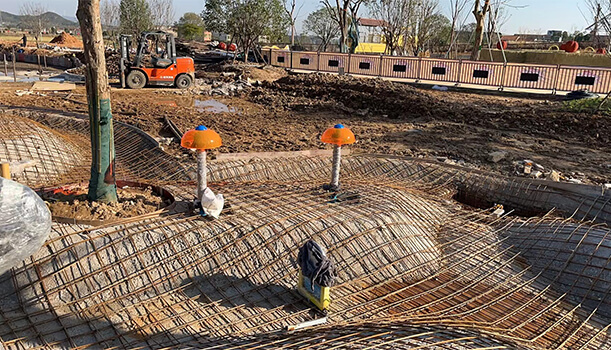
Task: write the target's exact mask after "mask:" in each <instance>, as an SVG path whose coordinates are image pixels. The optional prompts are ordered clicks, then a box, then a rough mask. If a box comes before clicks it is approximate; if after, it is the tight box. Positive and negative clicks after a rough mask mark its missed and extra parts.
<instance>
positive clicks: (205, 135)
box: [180, 125, 223, 151]
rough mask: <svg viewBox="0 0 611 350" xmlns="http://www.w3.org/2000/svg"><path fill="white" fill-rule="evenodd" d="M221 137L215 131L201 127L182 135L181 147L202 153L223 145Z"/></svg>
mask: <svg viewBox="0 0 611 350" xmlns="http://www.w3.org/2000/svg"><path fill="white" fill-rule="evenodd" d="M222 144H223V143H222V141H221V137H220V136H219V134H217V133H216V131H214V130H210V129H208V128H207V127H205V126H203V125H200V126H198V127H197V128H195V129H192V130H189V131H187V132H186V133H185V134H184V135H182V139H181V140H180V145H181V146H182V147H184V148H192V149H197V150H200V151H205V150H207V149H213V148H217V147H220V146H221V145H222Z"/></svg>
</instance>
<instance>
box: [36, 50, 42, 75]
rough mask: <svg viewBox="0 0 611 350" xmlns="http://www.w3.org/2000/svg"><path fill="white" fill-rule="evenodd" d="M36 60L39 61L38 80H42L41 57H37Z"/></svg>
mask: <svg viewBox="0 0 611 350" xmlns="http://www.w3.org/2000/svg"><path fill="white" fill-rule="evenodd" d="M36 60H38V80H42V77H41V75H42V66H41V65H40V55H38V54H37V55H36Z"/></svg>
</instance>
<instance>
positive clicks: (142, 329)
mask: <svg viewBox="0 0 611 350" xmlns="http://www.w3.org/2000/svg"><path fill="white" fill-rule="evenodd" d="M45 118H50V117H48V116H47V117H45ZM45 118H42V117H41V119H45ZM54 118H55V117H54ZM60 120H63V119H61V118H60ZM39 121H40V120H39ZM43 124H44V123H43ZM56 124H57V123H56ZM68 124H73V125H72V126H69V125H68ZM80 124H81V123H80V122H79V121H78V120H77V121H71V122H70V123H67V125H65V126H63V127H65V128H69V127H73V129H72V130H76V129H78V127H75V126H78V125H80ZM49 125H51V124H49ZM58 128H59V127H58ZM117 134H118V135H123V136H124V138H122V139H121V137H123V136H118V139H121V140H122V141H118V143H119V146H118V147H117V149H121V155H119V154H118V156H117V160H118V163H121V164H117V165H118V169H124V170H123V172H122V173H119V172H118V173H119V177H121V176H123V177H126V178H129V179H132V180H134V179H140V180H141V181H142V182H147V181H148V182H154V183H156V184H162V185H164V186H166V187H168V188H171V190H172V191H173V193H174V194H175V196H176V197H177V199H178V200H179V201H180V200H181V199H182V200H190V199H192V197H193V193H194V190H195V186H196V185H195V182H194V181H192V180H193V178H192V177H191V176H190V175H189V174H190V173H191V170H190V169H191V168H192V167H193V166H194V164H179V163H177V162H176V161H174V160H172V159H171V158H170V157H168V156H167V155H165V154H164V153H163V152H161V151H159V150H158V149H156V148H154V147H148V146H145V145H147V144H148V142H149V141H147V139H143V138H138V132H137V131H134V130H132V129H130V128H128V127H125V129H124V131H118V132H117ZM123 146H124V147H123ZM162 161H163V162H162ZM134 164H137V165H138V166H137V167H134ZM157 164H167V166H166V167H163V168H161V167H160V166H158V165H157ZM157 167H159V169H157ZM342 167H343V168H344V173H343V175H342V176H344V178H343V184H344V190H346V191H353V192H355V193H358V194H359V195H360V198H357V197H353V198H351V199H349V200H347V201H343V202H339V203H331V202H330V201H329V196H328V194H326V193H324V192H323V191H322V190H320V185H321V184H322V183H325V182H326V180H327V179H328V176H329V159H325V158H307V159H292V160H286V159H283V160H267V161H252V162H229V163H216V164H214V163H213V164H209V170H210V177H211V178H210V186H211V187H212V188H213V189H214V190H215V191H216V190H219V189H220V190H221V191H222V192H223V193H224V194H226V198H227V203H228V204H229V206H228V208H227V209H226V210H225V211H224V213H223V215H221V217H220V218H219V220H215V221H207V220H203V219H201V218H199V217H197V216H190V215H188V214H185V213H183V214H172V215H170V214H167V215H165V216H162V217H157V218H149V219H134V220H132V221H131V222H125V223H122V224H121V225H117V226H108V227H99V228H95V229H93V228H88V227H81V226H77V225H66V224H55V225H54V230H53V233H52V237H51V238H50V239H49V240H48V241H47V242H46V244H45V246H44V247H43V249H41V250H40V251H39V252H38V254H37V255H36V256H34V257H33V258H32V259H31V260H27V261H25V262H24V264H23V265H22V266H20V267H18V268H15V269H14V270H13V271H12V273H11V274H5V275H4V276H1V277H0V339H1V340H2V344H3V345H4V346H5V347H6V348H9V349H12V348H15V349H16V348H26V347H33V348H36V347H39V348H58V347H82V348H87V347H90V348H100V347H104V348H112V347H115V348H125V347H127V348H134V347H144V348H163V347H167V348H172V347H189V346H191V347H198V348H218V349H230V348H235V349H241V348H244V349H246V348H253V347H259V348H264V349H275V348H292V349H303V348H321V349H324V348H331V347H340V348H346V347H352V348H387V349H392V348H413V347H419V346H421V347H427V348H483V347H484V348H485V347H488V348H502V347H508V348H516V347H524V348H569V347H570V348H573V349H580V348H582V349H601V348H605V347H609V346H610V344H611V339H610V335H609V325H610V324H611V315H610V314H609V310H608V309H607V308H606V307H605V306H606V305H607V306H608V304H609V293H610V292H609V283H610V281H611V278H609V271H610V264H609V255H608V254H607V253H605V252H607V251H608V249H609V233H610V231H609V229H608V227H606V226H601V225H592V224H591V223H587V222H576V221H574V220H569V219H561V218H559V217H558V216H555V215H548V216H544V217H538V218H530V219H523V218H520V217H503V218H496V217H494V216H492V215H489V212H488V211H487V210H474V209H472V208H469V207H465V206H464V205H462V204H461V203H458V202H456V201H454V200H452V197H454V196H455V195H457V194H460V193H464V191H466V189H468V188H469V187H472V186H475V183H477V184H478V185H477V188H482V186H483V185H482V184H485V183H486V182H490V183H492V184H493V185H494V186H491V190H492V192H496V198H503V196H506V197H507V198H509V199H510V200H511V201H510V202H511V203H516V204H515V205H516V206H518V205H522V206H523V208H524V209H521V210H526V209H529V208H536V209H537V210H545V209H546V208H548V207H547V206H548V203H549V202H550V200H551V199H554V198H558V196H560V195H561V194H559V193H558V192H557V191H556V190H555V189H553V188H549V187H547V186H533V185H532V184H533V183H532V182H528V181H526V180H524V181H522V180H512V181H510V182H505V183H503V182H502V181H500V180H503V179H502V178H501V179H499V177H492V176H488V175H486V174H482V173H475V172H467V171H464V170H457V169H454V168H447V167H442V166H439V165H436V164H429V163H422V162H416V161H411V160H405V159H392V158H391V157H386V158H377V157H348V158H345V159H344V160H343V164H342ZM474 179H476V180H474ZM495 181H496V182H495ZM461 191H462V192H461ZM525 194H526V195H527V196H529V197H530V199H524V198H522V197H521V196H524V195H525ZM564 195H565V196H567V197H570V198H577V197H578V195H577V194H570V195H567V194H564ZM479 196H481V197H486V196H492V195H491V194H486V193H482V194H480V195H479ZM571 196H572V197H571ZM604 196H605V195H604V194H603V197H602V198H603V199H604V198H605V197H604ZM592 198H594V197H586V196H583V197H582V199H581V201H582V203H588V202H587V201H586V200H590V201H593V202H595V203H599V204H600V205H599V206H597V205H591V204H582V205H581V206H580V210H583V211H584V212H585V211H588V210H590V212H591V211H592V210H591V209H584V208H581V207H582V206H589V207H590V208H595V209H596V210H598V211H599V212H600V213H605V210H608V207H607V206H605V202H604V201H603V200H602V199H592ZM529 201H530V202H529ZM529 203H531V204H529ZM309 238H315V239H316V240H317V241H319V242H321V243H322V244H323V245H325V246H326V247H327V248H328V251H329V254H330V255H331V257H332V258H333V259H334V260H335V261H336V264H337V266H338V270H339V272H340V274H339V284H338V285H337V286H336V287H334V288H333V289H332V299H333V302H332V304H331V310H330V316H329V319H330V324H328V325H324V326H320V327H317V328H315V329H311V330H306V331H302V332H296V333H292V334H286V333H283V332H278V331H279V330H280V329H282V328H283V327H284V326H286V325H290V324H296V323H299V322H303V321H306V320H310V319H313V318H317V317H319V316H317V315H315V314H314V313H313V312H312V309H311V307H310V305H308V304H307V303H306V302H305V301H304V299H303V298H301V297H300V296H299V295H298V294H297V293H296V292H295V291H294V286H295V285H296V278H297V267H296V264H295V263H294V262H293V260H294V259H295V258H296V254H297V249H298V248H299V246H300V245H301V244H303V242H305V241H306V240H307V239H309ZM544 249H546V250H545V251H544V253H545V254H542V252H543V250H544ZM605 254H607V255H606V256H605Z"/></svg>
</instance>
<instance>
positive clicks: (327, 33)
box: [303, 8, 339, 51]
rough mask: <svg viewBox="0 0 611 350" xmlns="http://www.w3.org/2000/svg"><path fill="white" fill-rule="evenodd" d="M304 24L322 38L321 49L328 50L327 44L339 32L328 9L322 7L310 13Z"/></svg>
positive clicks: (310, 31)
mask: <svg viewBox="0 0 611 350" xmlns="http://www.w3.org/2000/svg"><path fill="white" fill-rule="evenodd" d="M303 26H304V29H305V30H306V31H308V32H309V33H314V35H316V37H317V38H318V39H320V45H319V46H318V50H319V51H327V46H328V45H329V43H330V42H331V40H333V39H334V38H336V37H337V35H338V34H339V28H338V26H337V24H336V23H335V22H334V21H333V18H331V16H329V12H328V11H327V9H324V8H321V9H319V10H316V11H314V12H312V13H310V14H309V15H308V18H306V20H305V21H303Z"/></svg>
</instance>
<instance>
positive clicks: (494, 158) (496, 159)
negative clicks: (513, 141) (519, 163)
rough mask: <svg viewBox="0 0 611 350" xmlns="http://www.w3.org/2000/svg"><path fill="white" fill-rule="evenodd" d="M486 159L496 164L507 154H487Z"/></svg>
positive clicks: (496, 152)
mask: <svg viewBox="0 0 611 350" xmlns="http://www.w3.org/2000/svg"><path fill="white" fill-rule="evenodd" d="M488 157H489V160H490V161H491V162H492V163H498V162H500V161H501V160H503V159H505V157H507V152H505V151H495V152H490V153H488Z"/></svg>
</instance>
